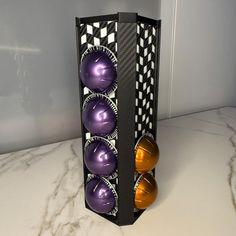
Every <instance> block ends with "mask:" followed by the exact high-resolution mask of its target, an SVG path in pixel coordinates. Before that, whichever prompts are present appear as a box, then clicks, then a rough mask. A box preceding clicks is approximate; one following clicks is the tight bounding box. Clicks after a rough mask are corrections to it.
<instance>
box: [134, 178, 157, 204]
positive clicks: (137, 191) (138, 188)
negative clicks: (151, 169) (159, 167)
mask: <svg viewBox="0 0 236 236" xmlns="http://www.w3.org/2000/svg"><path fill="white" fill-rule="evenodd" d="M157 193H158V186H157V183H156V180H155V178H154V177H153V176H152V175H151V174H149V173H146V174H143V175H141V176H140V177H139V179H138V180H137V182H136V184H135V187H134V206H135V207H136V208H138V209H146V208H147V207H148V206H150V205H151V204H152V203H153V202H154V201H155V199H156V197H157Z"/></svg>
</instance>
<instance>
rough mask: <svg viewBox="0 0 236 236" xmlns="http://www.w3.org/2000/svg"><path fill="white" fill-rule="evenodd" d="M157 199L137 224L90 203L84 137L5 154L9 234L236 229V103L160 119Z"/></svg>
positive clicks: (116, 235)
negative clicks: (118, 220) (109, 217)
mask: <svg viewBox="0 0 236 236" xmlns="http://www.w3.org/2000/svg"><path fill="white" fill-rule="evenodd" d="M158 145H159V147H160V153H161V155H160V161H159V165H158V167H157V169H156V179H157V182H158V185H159V195H158V199H157V201H156V202H155V203H154V205H152V206H151V207H150V208H148V209H147V210H146V211H145V212H144V213H143V214H142V216H141V217H140V218H139V219H138V220H137V221H136V222H135V224H134V225H131V226H123V227H118V226H116V225H114V224H112V223H111V222H109V221H106V220H105V219H103V218H102V217H99V216H98V215H96V214H94V213H92V212H91V211H89V210H87V209H86V208H85V207H84V196H83V174H82V153H81V139H74V140H68V141H64V142H60V143H56V144H50V145H46V146H42V147H37V148H32V149H29V150H22V151H19V152H15V153H9V154H4V155H0V219H1V220H0V235H2V236H85V235H86V236H87V235H88V236H90V235H91V236H100V235H101V236H107V235H113V236H120V235H125V236H133V235H135V236H139V235H153V236H154V235H155V236H156V235H160V236H172V235H173V236H185V235H186V236H195V235H196V236H199V235H206V236H226V235H227V236H235V235H236V108H231V107H225V108H221V109H218V110H211V111H206V112H200V113H195V114H191V115H186V116H181V117H177V118H173V119H168V120H163V121H160V122H159V123H158Z"/></svg>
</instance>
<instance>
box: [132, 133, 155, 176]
mask: <svg viewBox="0 0 236 236" xmlns="http://www.w3.org/2000/svg"><path fill="white" fill-rule="evenodd" d="M158 160H159V148H158V146H157V144H156V142H155V140H154V139H153V138H152V137H150V136H148V135H144V136H143V137H142V138H141V139H140V140H139V141H138V143H137V145H136V147H135V168H136V171H137V172H138V173H141V174H143V173H146V172H148V171H150V170H152V169H153V168H154V167H155V165H156V164H157V162H158Z"/></svg>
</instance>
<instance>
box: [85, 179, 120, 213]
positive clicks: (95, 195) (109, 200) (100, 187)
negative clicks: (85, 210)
mask: <svg viewBox="0 0 236 236" xmlns="http://www.w3.org/2000/svg"><path fill="white" fill-rule="evenodd" d="M85 199H86V202H87V204H88V205H89V207H90V208H91V209H92V210H94V211H95V212H98V213H102V214H105V213H109V212H111V211H112V210H113V209H114V208H115V207H116V194H115V190H114V188H113V187H112V185H111V184H109V182H108V181H107V180H105V179H104V178H99V177H94V178H92V179H91V180H89V181H88V182H87V184H86V187H85Z"/></svg>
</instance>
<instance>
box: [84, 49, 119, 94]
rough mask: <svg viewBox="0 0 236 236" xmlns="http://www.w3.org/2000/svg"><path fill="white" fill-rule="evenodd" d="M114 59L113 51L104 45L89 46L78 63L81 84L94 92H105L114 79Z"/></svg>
mask: <svg viewBox="0 0 236 236" xmlns="http://www.w3.org/2000/svg"><path fill="white" fill-rule="evenodd" d="M115 60H116V59H115ZM115 60H114V55H113V53H111V52H110V50H109V49H107V48H105V47H101V46H95V47H92V48H89V49H88V51H87V52H86V53H85V54H84V56H83V58H82V60H81V64H80V78H81V80H82V82H83V84H84V85H85V86H86V87H88V88H89V89H90V90H91V91H93V92H95V93H104V92H107V91H108V90H109V89H110V88H111V87H112V85H113V84H114V83H115V81H116V77H117V72H116V62H115Z"/></svg>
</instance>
